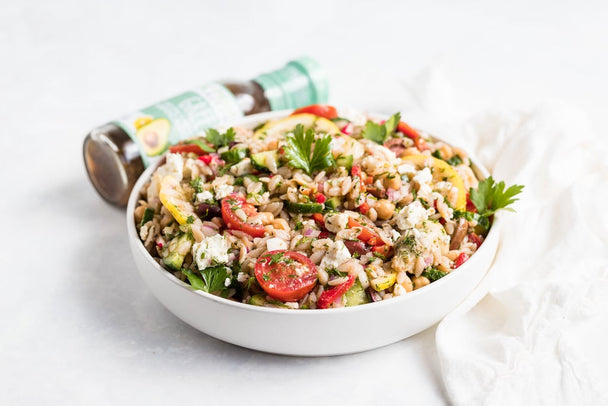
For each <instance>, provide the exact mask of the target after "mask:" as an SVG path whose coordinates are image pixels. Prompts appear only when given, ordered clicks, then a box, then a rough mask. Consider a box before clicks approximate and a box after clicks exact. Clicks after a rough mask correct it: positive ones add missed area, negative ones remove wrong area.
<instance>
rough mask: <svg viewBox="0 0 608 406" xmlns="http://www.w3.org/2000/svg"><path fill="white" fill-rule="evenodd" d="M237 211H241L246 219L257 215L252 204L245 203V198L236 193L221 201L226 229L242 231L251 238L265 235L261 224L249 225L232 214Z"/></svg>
mask: <svg viewBox="0 0 608 406" xmlns="http://www.w3.org/2000/svg"><path fill="white" fill-rule="evenodd" d="M237 209H243V211H244V212H245V214H246V215H247V217H248V218H249V217H253V216H255V215H256V214H258V211H257V210H256V208H255V207H254V206H253V205H252V204H250V203H247V201H246V199H245V196H243V195H241V194H238V193H233V194H231V195H228V196H226V197H225V198H224V199H223V200H222V218H223V219H224V223H226V225H227V226H228V228H229V229H231V230H239V231H243V232H245V233H247V234H249V235H250V236H252V237H263V236H264V234H265V233H266V229H265V228H264V226H263V225H261V224H249V223H247V222H246V221H243V220H242V219H241V218H240V217H238V216H237V215H236V214H235V213H234V212H235V211H236V210H237Z"/></svg>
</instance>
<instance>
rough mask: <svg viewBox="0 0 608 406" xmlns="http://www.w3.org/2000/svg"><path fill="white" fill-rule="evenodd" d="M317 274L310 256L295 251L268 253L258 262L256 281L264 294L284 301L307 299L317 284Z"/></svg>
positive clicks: (256, 264)
mask: <svg viewBox="0 0 608 406" xmlns="http://www.w3.org/2000/svg"><path fill="white" fill-rule="evenodd" d="M317 272H318V271H317V267H316V266H315V264H313V262H312V261H311V260H310V259H308V257H307V256H305V255H303V254H300V253H299V252H294V251H286V250H276V251H269V252H267V253H265V254H264V255H262V256H260V257H259V258H258V260H257V262H256V263H255V278H256V279H257V281H258V283H259V284H260V286H261V287H262V289H264V292H266V293H267V294H268V295H269V296H272V297H273V298H275V299H278V300H282V301H285V302H294V301H296V300H300V299H302V298H303V297H304V296H306V294H307V293H308V292H310V291H311V290H312V288H314V286H315V284H316V283H317Z"/></svg>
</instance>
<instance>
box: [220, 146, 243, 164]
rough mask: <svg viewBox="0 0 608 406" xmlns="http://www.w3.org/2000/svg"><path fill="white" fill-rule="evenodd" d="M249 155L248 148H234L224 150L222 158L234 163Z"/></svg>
mask: <svg viewBox="0 0 608 406" xmlns="http://www.w3.org/2000/svg"><path fill="white" fill-rule="evenodd" d="M246 157H247V148H233V149H231V150H229V151H226V152H223V153H222V155H221V158H222V159H223V160H224V161H226V163H228V164H234V163H237V162H239V161H242V160H243V159H245V158H246Z"/></svg>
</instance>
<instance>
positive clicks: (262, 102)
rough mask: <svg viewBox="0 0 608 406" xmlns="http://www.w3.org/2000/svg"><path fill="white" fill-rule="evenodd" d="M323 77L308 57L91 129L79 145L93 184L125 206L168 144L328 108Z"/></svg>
mask: <svg viewBox="0 0 608 406" xmlns="http://www.w3.org/2000/svg"><path fill="white" fill-rule="evenodd" d="M327 97H328V85H327V79H326V77H325V75H324V72H323V71H322V70H321V68H320V67H319V65H318V64H317V63H316V62H315V61H314V60H313V59H311V58H306V57H304V58H299V59H296V60H293V61H291V62H289V63H287V65H285V66H284V67H282V68H280V69H277V70H275V71H272V72H269V73H265V74H262V75H259V76H257V77H256V78H254V79H252V80H249V81H243V82H221V83H209V84H206V85H203V86H201V87H199V88H196V89H192V90H189V91H186V92H184V93H181V94H179V95H177V96H174V97H172V98H170V99H167V100H164V101H161V102H159V103H156V104H153V105H151V106H149V107H146V108H144V109H141V110H140V111H137V112H135V113H132V114H129V115H127V116H124V117H121V118H119V119H117V120H114V121H112V122H110V123H107V124H104V125H102V126H99V127H97V128H94V129H93V130H92V131H91V132H90V133H89V134H87V136H86V138H85V140H84V145H83V156H84V162H85V167H86V170H87V173H88V175H89V179H90V180H91V183H92V184H93V186H94V187H95V189H96V190H97V192H98V193H99V195H100V196H101V197H103V198H104V199H105V200H106V201H108V202H110V203H112V204H115V205H118V206H125V205H126V204H127V200H128V198H129V194H130V192H131V189H132V188H133V185H134V184H135V182H136V181H137V178H139V176H140V175H141V173H142V172H143V171H144V169H145V168H146V167H147V166H148V165H150V164H151V163H153V162H155V160H156V159H158V157H159V156H161V155H162V154H163V153H164V152H165V151H166V150H167V149H168V147H169V146H170V145H172V144H174V143H176V142H178V141H180V140H182V139H186V138H190V137H193V136H195V135H197V134H200V133H201V132H202V131H203V130H204V129H205V128H209V127H214V126H217V125H221V124H223V123H229V122H230V121H233V120H237V119H238V118H240V117H242V116H243V115H249V114H255V113H261V112H265V111H270V110H284V109H294V108H298V107H302V106H306V105H309V104H316V103H326V102H327Z"/></svg>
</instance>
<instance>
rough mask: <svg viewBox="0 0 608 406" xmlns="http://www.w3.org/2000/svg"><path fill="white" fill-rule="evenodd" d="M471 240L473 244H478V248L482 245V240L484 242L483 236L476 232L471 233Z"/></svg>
mask: <svg viewBox="0 0 608 406" xmlns="http://www.w3.org/2000/svg"><path fill="white" fill-rule="evenodd" d="M469 241H470V242H472V243H473V244H475V245H477V248H479V247H480V246H481V242H482V241H481V237H479V236H478V235H477V234H475V233H471V234H469Z"/></svg>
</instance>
